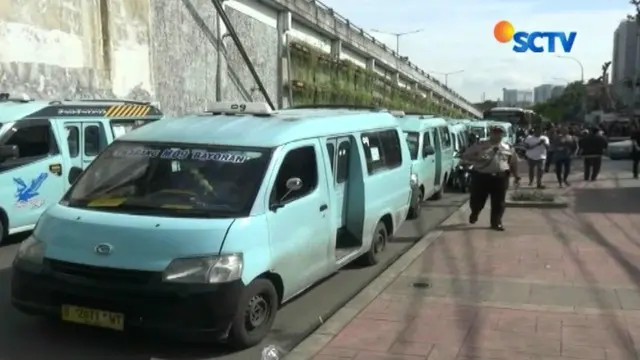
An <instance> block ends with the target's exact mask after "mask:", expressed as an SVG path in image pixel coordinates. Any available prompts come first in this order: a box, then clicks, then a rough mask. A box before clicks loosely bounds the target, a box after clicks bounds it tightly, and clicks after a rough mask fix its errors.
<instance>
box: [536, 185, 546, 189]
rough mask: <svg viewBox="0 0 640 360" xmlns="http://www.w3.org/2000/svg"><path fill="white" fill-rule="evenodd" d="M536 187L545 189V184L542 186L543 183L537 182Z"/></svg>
mask: <svg viewBox="0 0 640 360" xmlns="http://www.w3.org/2000/svg"><path fill="white" fill-rule="evenodd" d="M536 188H538V189H540V190H542V189H545V188H546V186H544V185H542V184H538V186H536Z"/></svg>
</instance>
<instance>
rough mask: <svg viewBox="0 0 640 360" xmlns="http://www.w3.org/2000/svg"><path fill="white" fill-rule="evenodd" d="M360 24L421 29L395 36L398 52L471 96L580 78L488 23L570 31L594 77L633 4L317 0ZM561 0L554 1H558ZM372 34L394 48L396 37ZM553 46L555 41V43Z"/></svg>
mask: <svg viewBox="0 0 640 360" xmlns="http://www.w3.org/2000/svg"><path fill="white" fill-rule="evenodd" d="M321 1H322V2H323V3H325V4H326V5H327V6H330V7H332V8H333V9H334V10H335V11H336V12H337V13H339V14H341V15H343V16H345V17H346V18H348V19H350V20H351V21H352V22H353V24H354V25H356V26H359V27H362V28H364V29H365V30H372V29H379V30H382V31H388V32H406V31H412V30H416V29H424V31H423V32H421V33H418V34H414V35H408V36H405V37H403V38H401V40H400V41H401V42H400V53H401V54H402V55H404V56H409V59H410V61H411V62H413V63H414V64H416V65H418V66H419V67H421V68H422V69H424V70H425V71H428V72H432V73H433V74H434V75H435V76H437V77H438V78H439V79H440V80H441V81H443V82H444V76H442V75H439V74H438V73H446V72H454V71H458V70H464V72H463V73H460V74H455V75H450V76H449V86H450V87H451V88H453V89H454V90H455V91H457V92H458V93H460V94H461V95H462V96H464V97H465V98H467V99H468V100H470V101H472V102H477V101H480V100H481V98H482V96H483V93H484V94H485V96H486V99H494V100H495V99H497V98H499V97H501V96H502V89H503V88H518V89H531V88H533V87H534V86H537V85H540V84H544V83H555V84H566V82H567V81H576V80H579V79H580V67H579V66H578V65H577V64H576V63H575V62H573V61H571V60H567V59H559V58H556V57H555V56H554V55H552V54H546V53H540V54H536V53H530V52H527V53H515V52H513V51H512V49H511V48H512V44H500V43H498V42H497V41H496V40H495V38H494V37H493V27H494V25H495V24H496V23H497V22H498V21H500V20H508V21H510V22H511V23H512V24H513V25H514V27H515V28H516V31H526V32H532V31H561V32H571V31H576V32H577V37H576V41H575V43H574V46H573V50H572V52H571V54H569V55H571V56H573V57H576V58H578V59H579V60H580V62H582V64H583V65H584V69H585V78H586V79H589V78H592V77H598V76H599V75H600V67H601V66H602V64H603V63H604V62H605V61H610V60H611V57H612V53H613V32H614V31H615V29H616V27H617V26H618V24H619V23H620V21H621V20H623V19H625V17H626V15H627V14H628V13H631V12H635V10H634V9H633V7H632V6H631V5H629V4H628V1H627V0H562V1H560V2H559V1H557V0H531V1H529V0H511V1H506V0H483V1H480V0H458V1H451V0H402V1H388V0H348V1H343V0H321ZM559 3H560V5H558V4H559ZM372 34H373V35H374V36H375V37H377V38H378V39H379V40H380V41H383V42H385V43H386V44H388V45H389V46H390V47H392V48H395V37H394V36H391V35H385V34H377V33H373V32H372ZM558 46H559V43H558Z"/></svg>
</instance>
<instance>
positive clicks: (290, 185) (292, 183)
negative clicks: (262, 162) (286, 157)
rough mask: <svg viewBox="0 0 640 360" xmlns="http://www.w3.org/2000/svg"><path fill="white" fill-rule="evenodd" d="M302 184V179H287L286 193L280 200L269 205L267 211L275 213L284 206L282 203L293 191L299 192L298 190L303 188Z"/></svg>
mask: <svg viewBox="0 0 640 360" xmlns="http://www.w3.org/2000/svg"><path fill="white" fill-rule="evenodd" d="M303 185H304V184H303V182H302V179H300V178H298V177H292V178H289V179H288V180H287V182H286V183H285V187H286V188H287V192H286V193H285V194H284V195H282V197H281V198H280V199H278V201H277V202H273V203H272V204H271V205H269V209H270V210H272V211H276V210H278V209H280V208H281V207H283V206H284V204H283V203H284V201H285V199H286V198H287V197H289V195H291V193H292V192H295V191H299V190H300V189H302V186H303Z"/></svg>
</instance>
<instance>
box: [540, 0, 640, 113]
mask: <svg viewBox="0 0 640 360" xmlns="http://www.w3.org/2000/svg"><path fill="white" fill-rule="evenodd" d="M639 1H640V0H639ZM584 96H586V88H585V85H584V84H582V82H580V81H576V82H573V83H571V84H569V85H568V86H567V87H566V88H565V89H564V92H563V93H562V95H560V96H558V97H555V98H552V99H550V100H549V101H546V102H543V103H540V104H536V105H534V106H533V107H532V110H533V111H535V112H537V113H538V114H540V115H542V116H543V117H545V118H548V119H550V120H551V121H552V122H567V121H575V120H577V119H578V118H579V117H580V113H581V111H582V99H583V98H584Z"/></svg>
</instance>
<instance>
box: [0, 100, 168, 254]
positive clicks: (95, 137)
mask: <svg viewBox="0 0 640 360" xmlns="http://www.w3.org/2000/svg"><path fill="white" fill-rule="evenodd" d="M0 114H1V116H0V242H2V240H3V239H6V238H7V236H9V235H10V234H16V233H20V232H24V231H29V230H31V229H33V227H34V226H35V224H36V221H37V220H38V218H39V217H40V215H41V214H42V213H43V212H44V210H45V209H46V208H47V207H48V206H50V205H52V204H55V203H57V202H58V201H59V200H60V198H61V197H62V195H63V194H64V193H65V191H67V189H69V187H70V186H71V183H72V178H73V177H74V176H77V174H78V173H80V172H82V170H83V169H85V168H86V167H87V166H88V165H89V164H90V163H91V161H93V159H94V158H95V157H96V156H97V155H98V154H99V153H100V152H101V151H102V150H103V149H104V148H106V147H107V145H108V144H109V143H111V142H112V141H113V139H115V138H117V137H118V136H120V135H123V134H125V133H127V132H128V131H130V130H132V129H133V128H135V127H137V126H140V125H142V124H144V123H146V122H149V121H153V120H157V119H160V118H161V117H162V113H161V112H160V110H158V109H157V108H156V107H154V106H151V105H150V104H149V103H140V102H134V101H125V100H112V101H109V100H96V101H94V100H83V101H43V100H40V101H37V100H32V99H29V98H26V97H16V98H13V97H11V96H10V95H9V94H6V93H5V94H0Z"/></svg>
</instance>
